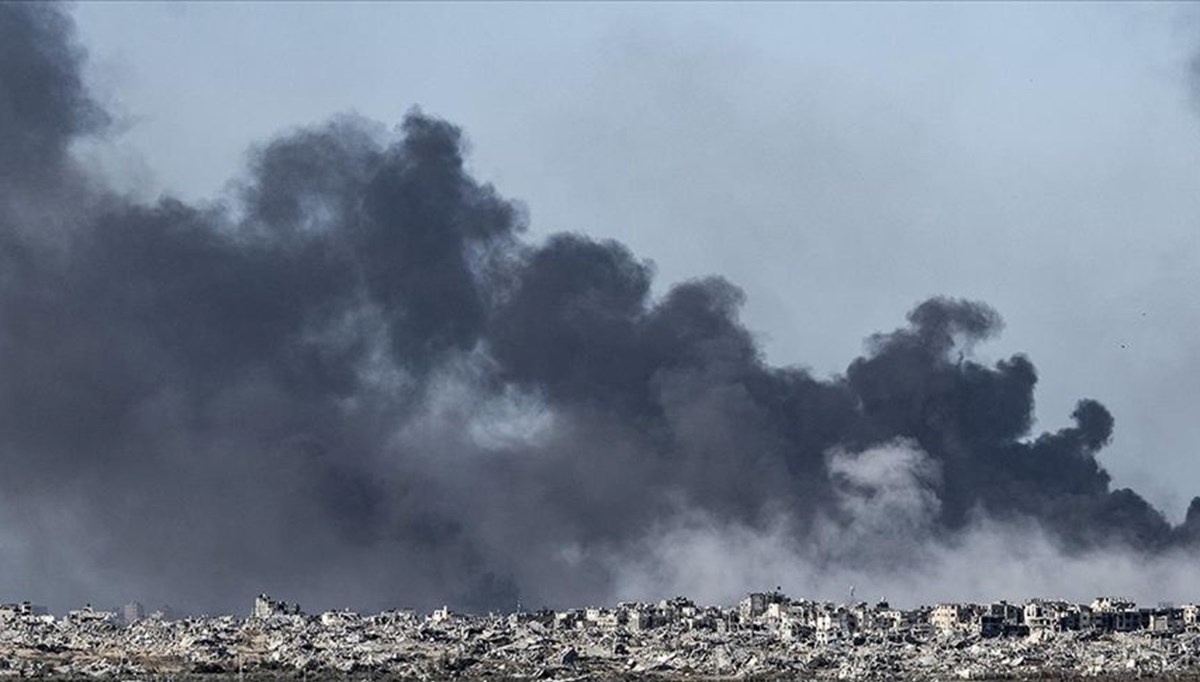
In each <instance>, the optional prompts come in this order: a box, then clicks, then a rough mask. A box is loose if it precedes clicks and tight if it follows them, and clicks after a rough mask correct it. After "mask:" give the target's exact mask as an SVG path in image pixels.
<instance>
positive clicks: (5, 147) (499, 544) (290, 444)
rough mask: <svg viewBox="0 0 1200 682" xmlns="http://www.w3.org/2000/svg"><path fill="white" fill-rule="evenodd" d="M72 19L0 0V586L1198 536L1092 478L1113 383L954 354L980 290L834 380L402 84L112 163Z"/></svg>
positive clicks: (1098, 545)
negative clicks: (238, 162)
mask: <svg viewBox="0 0 1200 682" xmlns="http://www.w3.org/2000/svg"><path fill="white" fill-rule="evenodd" d="M72 31H73V29H72V23H71V20H70V18H69V17H68V16H66V15H65V14H64V13H63V12H62V10H61V9H60V8H58V7H56V6H52V5H44V4H19V3H6V4H0V472H2V474H0V576H3V578H0V591H2V593H3V594H8V595H9V596H10V597H11V598H20V597H26V596H28V597H33V598H35V599H38V600H41V601H45V602H49V603H50V604H52V605H54V606H56V607H58V608H62V607H63V606H66V605H70V604H74V603H79V602H82V601H85V600H90V601H101V602H104V601H105V600H107V601H108V602H111V603H117V602H119V601H122V600H125V599H129V598H135V597H136V598H140V599H142V600H143V601H146V602H149V603H152V604H158V603H172V604H175V605H177V606H182V607H185V608H191V609H204V610H225V609H230V610H234V609H236V610H242V609H244V607H245V603H246V600H247V599H248V598H249V596H251V595H253V594H255V593H257V592H260V591H263V590H267V591H270V592H273V593H277V594H279V595H280V596H284V597H286V598H288V599H299V600H300V601H302V602H305V603H306V604H309V605H312V606H314V607H322V606H342V605H350V606H355V607H359V608H370V609H375V608H381V607H388V606H396V605H412V606H418V607H428V606H431V605H435V604H441V603H447V604H450V605H452V606H457V607H463V608H474V609H483V608H509V607H511V606H513V605H514V604H515V603H516V602H517V601H518V600H520V601H522V602H523V603H524V604H526V605H529V606H535V605H540V604H550V605H561V604H580V603H587V602H593V603H594V602H598V601H611V600H613V599H615V598H626V597H659V596H663V595H664V594H666V593H672V592H676V591H686V592H691V593H693V594H694V595H695V596H697V597H702V598H711V599H721V600H724V599H729V598H733V597H736V596H737V594H738V593H740V592H742V591H744V590H747V589H751V588H762V587H773V586H775V585H776V584H786V585H787V586H788V588H789V589H793V590H794V591H796V592H798V593H833V592H840V590H842V589H843V587H844V584H848V583H850V582H857V583H858V584H860V585H861V586H862V588H861V589H863V590H873V591H875V590H876V588H878V590H877V591H881V592H882V591H883V590H885V589H886V590H896V591H899V592H894V593H893V594H892V595H891V596H892V597H893V598H894V599H896V600H902V599H903V598H904V597H905V595H906V594H907V595H909V596H929V595H930V594H932V592H933V589H934V588H935V587H941V588H943V589H951V588H953V589H957V590H958V591H959V592H960V593H963V594H968V595H974V594H978V593H980V592H982V591H986V590H987V589H990V588H989V585H990V586H991V587H994V588H996V589H1004V588H1005V587H1008V586H1012V585H1015V582H1014V580H1015V578H1013V576H1015V575H1017V574H1018V573H1019V567H1020V566H1021V565H1025V566H1042V567H1048V566H1049V565H1050V564H1052V563H1053V562H1055V561H1058V562H1060V563H1062V562H1066V565H1071V566H1076V567H1082V566H1090V567H1092V568H1093V569H1095V568H1096V567H1097V566H1107V567H1110V569H1111V570H1110V572H1109V573H1104V572H1099V573H1097V572H1096V571H1095V570H1093V571H1092V572H1091V573H1089V575H1091V576H1093V578H1094V579H1093V580H1092V582H1088V581H1086V580H1075V581H1074V582H1071V583H1063V582H1061V581H1059V582H1055V581H1056V580H1058V578H1056V577H1055V576H1059V575H1060V574H1061V571H1058V570H1047V571H1044V573H1045V574H1046V576H1047V577H1046V578H1045V580H1047V581H1048V582H1045V583H1041V584H1044V585H1045V586H1046V588H1047V589H1054V588H1058V587H1063V586H1069V587H1078V586H1080V585H1084V586H1088V587H1092V586H1095V587H1097V588H1098V589H1099V588H1102V587H1104V585H1105V584H1106V583H1105V578H1106V576H1108V577H1111V580H1112V581H1114V584H1113V586H1114V588H1122V587H1128V588H1129V589H1130V590H1131V591H1132V592H1134V593H1135V594H1136V593H1137V586H1136V585H1132V584H1130V582H1129V580H1130V578H1129V576H1132V575H1134V572H1133V571H1132V570H1131V569H1130V568H1129V567H1131V566H1135V565H1136V566H1142V564H1139V563H1137V562H1138V561H1140V559H1135V558H1133V557H1145V558H1146V559H1145V560H1146V561H1147V562H1152V564H1153V565H1156V566H1162V567H1166V568H1162V571H1164V572H1166V573H1170V571H1172V570H1173V569H1171V568H1170V567H1172V566H1176V565H1181V564H1186V563H1187V562H1185V561H1182V560H1180V559H1178V556H1179V555H1180V553H1182V552H1186V551H1188V550H1187V547H1188V546H1190V545H1191V544H1192V543H1193V542H1194V541H1195V539H1197V538H1198V537H1200V502H1193V505H1192V508H1191V509H1190V510H1189V513H1188V516H1187V520H1186V521H1185V523H1183V524H1182V525H1181V526H1179V527H1172V526H1171V525H1170V524H1169V523H1167V522H1166V521H1165V520H1164V518H1163V515H1162V514H1161V513H1160V512H1159V511H1158V510H1156V509H1154V508H1153V507H1151V506H1150V505H1149V504H1148V503H1147V502H1146V501H1145V500H1143V499H1142V498H1141V497H1139V496H1138V495H1137V494H1136V493H1135V492H1133V491H1131V490H1113V489H1111V486H1110V480H1109V477H1108V475H1107V473H1106V472H1105V471H1104V469H1103V467H1101V466H1100V465H1099V464H1098V463H1097V461H1096V454H1097V452H1098V451H1100V450H1101V448H1103V447H1104V445H1105V444H1106V443H1107V442H1108V441H1109V439H1110V437H1111V434H1112V430H1113V418H1112V416H1111V415H1110V414H1109V413H1108V411H1107V410H1106V409H1105V408H1104V407H1103V406H1102V405H1101V404H1100V403H1098V402H1095V401H1093V400H1082V401H1080V402H1079V404H1078V406H1077V407H1076V409H1075V411H1074V413H1073V414H1072V415H1071V416H1072V418H1073V425H1072V426H1070V427H1068V428H1065V429H1062V430H1059V431H1056V432H1052V433H1042V434H1033V433H1031V422H1032V413H1033V391H1034V386H1035V384H1036V381H1037V375H1036V372H1035V370H1034V366H1033V364H1032V363H1031V362H1030V361H1029V360H1028V359H1027V358H1025V357H1024V356H1020V355H1017V356H1014V357H1011V358H1008V359H1005V360H1001V361H999V362H997V363H995V364H990V365H989V364H984V363H982V362H979V361H977V360H976V359H975V356H974V355H973V352H972V349H973V347H974V346H975V345H976V344H977V343H980V342H983V341H986V340H987V339H988V338H989V337H992V336H994V335H995V334H996V333H998V332H999V331H1000V328H1001V320H1000V317H999V315H998V314H997V313H996V312H995V311H993V310H992V309H991V308H989V307H988V306H986V305H984V304H982V303H976V302H970V301H962V300H955V299H950V298H934V299H931V300H928V301H925V302H924V303H921V304H919V305H917V306H916V307H915V308H914V309H913V310H912V311H911V312H910V313H909V315H908V318H907V323H906V324H904V325H903V326H902V327H900V328H899V329H897V330H896V331H893V332H890V333H883V334H876V335H874V336H872V337H871V338H870V339H869V341H868V344H867V349H866V352H865V354H864V355H863V356H862V357H859V358H858V359H856V360H854V361H853V362H852V363H851V364H850V365H849V367H848V368H847V370H846V372H845V373H844V374H843V375H841V376H838V377H836V378H833V379H828V380H826V379H819V378H815V377H813V376H812V375H810V374H809V373H807V372H806V371H804V370H802V369H798V368H790V367H783V368H781V367H773V366H770V365H768V364H767V363H766V362H765V361H764V360H763V358H762V356H761V352H760V350H759V348H758V346H757V345H756V342H755V339H754V338H753V337H752V336H751V334H749V333H748V332H747V330H746V328H745V327H744V326H743V325H742V324H741V323H740V322H739V320H738V308H739V305H740V304H741V302H742V293H741V292H740V291H739V290H738V289H737V287H736V286H734V285H732V284H730V283H729V282H726V281H724V280H721V279H717V278H707V279H697V280H693V281H688V282H684V283H682V284H679V285H677V286H674V287H673V288H671V289H670V290H669V291H668V292H667V293H666V294H665V295H663V296H661V297H655V296H653V295H652V293H651V291H652V287H651V284H652V278H653V268H652V266H651V265H650V264H649V263H647V262H645V261H642V260H639V259H638V258H637V257H636V256H635V255H634V254H632V253H630V251H629V250H628V249H626V248H625V247H623V246H622V245H621V244H618V243H615V242H610V241H596V240H593V239H590V238H587V237H584V236H580V235H576V234H561V235H556V236H553V237H551V238H549V239H547V240H545V242H544V243H533V242H532V241H530V240H528V239H524V238H522V232H523V230H524V228H525V224H526V215H525V212H524V211H523V209H522V207H521V206H519V205H518V204H515V203H514V202H512V201H511V200H509V199H506V198H505V197H503V196H501V195H500V194H499V193H498V192H497V191H496V190H495V189H494V188H493V187H491V186H489V185H486V184H481V183H479V182H477V181H476V180H475V179H473V178H472V177H471V175H470V174H469V173H468V172H467V170H466V169H465V166H464V157H463V154H464V142H463V139H462V133H461V131H460V130H459V129H458V128H456V127H455V126H453V125H451V124H450V123H447V122H444V121H441V120H438V119H435V118H432V117H429V116H426V115H424V114H422V113H420V112H416V111H414V113H411V114H410V115H408V116H407V117H406V118H405V120H404V121H403V123H402V124H401V125H400V126H399V127H398V129H396V130H395V131H388V130H386V129H385V128H384V127H383V126H381V125H378V124H375V123H372V122H369V121H365V120H361V119H358V118H355V117H350V116H347V117H343V118H338V119H336V120H333V121H330V122H328V123H326V124H323V125H318V126H315V127H312V128H307V129H303V130H299V131H295V132H292V133H289V134H286V135H284V136H282V137H279V138H277V139H274V140H272V141H270V142H268V143H266V144H264V145H263V146H261V147H259V148H257V149H256V150H255V151H254V152H253V154H252V159H251V163H250V167H249V171H248V174H247V176H246V178H245V180H244V182H243V183H242V184H241V186H240V188H239V190H238V191H237V192H235V193H234V194H233V195H232V196H230V197H227V198H226V200H224V201H222V202H215V203H212V204H206V205H199V206H196V205H188V204H186V203H183V202H180V201H177V200H174V199H170V198H164V199H162V200H160V201H158V202H157V203H153V204H149V205H147V204H144V203H139V202H136V201H133V200H130V199H127V198H124V197H122V196H119V195H118V194H116V193H115V192H113V191H112V190H110V189H108V186H107V183H106V181H105V178H103V177H96V176H95V174H89V173H87V172H85V171H84V170H82V169H81V167H80V166H79V165H78V164H77V163H75V162H74V161H73V160H72V156H71V153H70V150H71V145H72V144H73V143H74V142H76V141H78V140H80V139H83V138H84V137H85V136H89V135H102V134H103V133H104V128H105V125H106V123H107V120H108V117H107V116H106V115H105V113H104V111H103V110H102V109H101V107H99V106H97V104H96V103H95V102H94V101H93V100H92V99H91V98H90V97H89V95H88V92H87V89H86V87H85V84H84V83H83V82H82V80H81V78H80V71H79V67H80V63H81V60H82V59H83V54H82V51H81V49H80V48H79V46H78V45H77V44H76V43H75V41H74V38H73V32H72ZM966 557H978V558H979V561H978V563H977V564H972V563H970V562H969V561H968V560H967V559H966ZM1097 557H1099V559H1098V558H1097ZM1021 562H1024V563H1023V564H1022V563H1021ZM1122 567H1125V568H1122ZM989 570H990V571H991V572H990V573H988V572H987V571H989ZM974 571H980V572H982V573H980V574H976V573H974ZM1004 571H1009V573H1005V572H1004ZM1166 573H1164V575H1165V574H1166ZM977 575H989V576H991V579H992V582H991V583H987V581H986V580H984V579H983V578H978V577H975V578H973V577H971V576H977ZM1174 575H1175V574H1173V573H1172V574H1171V576H1174ZM1006 576H1007V577H1006ZM1180 580H1182V578H1181V579H1180ZM1121 581H1125V582H1121ZM1177 582H1178V581H1177ZM1024 584H1025V585H1026V586H1028V585H1030V584H1034V585H1037V584H1039V583H1036V582H1034V583H1030V582H1025V583H1024ZM1158 584H1160V585H1161V584H1162V583H1161V582H1160V583H1158ZM901 592H903V594H902V593H901ZM0 596H2V595H0ZM943 596H946V597H950V596H955V595H954V594H946V595H943ZM1018 596H1019V595H1018ZM1165 596H1169V595H1165Z"/></svg>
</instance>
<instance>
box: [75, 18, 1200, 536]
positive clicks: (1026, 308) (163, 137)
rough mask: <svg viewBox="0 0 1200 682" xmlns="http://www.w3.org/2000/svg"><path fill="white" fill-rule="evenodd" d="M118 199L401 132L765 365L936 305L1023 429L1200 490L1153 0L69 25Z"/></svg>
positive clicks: (1188, 327)
mask: <svg viewBox="0 0 1200 682" xmlns="http://www.w3.org/2000/svg"><path fill="white" fill-rule="evenodd" d="M74 13H75V16H76V18H77V21H78V24H79V29H80V34H81V38H82V40H83V41H84V43H85V44H86V45H87V46H88V47H89V49H90V51H91V63H90V66H89V70H90V77H91V79H92V84H93V86H94V87H95V88H96V90H97V91H98V93H99V95H100V98H101V100H102V101H104V102H105V103H106V104H107V105H108V106H110V107H111V108H112V109H113V110H114V111H115V112H116V113H117V114H118V116H119V117H120V118H121V119H122V123H123V126H124V132H123V133H122V134H120V135H118V136H115V137H114V138H112V139H111V140H110V141H109V142H107V143H103V144H101V145H95V146H92V147H88V148H85V149H82V150H81V152H82V153H84V154H87V155H91V156H92V157H93V159H94V162H95V163H98V164H102V165H103V166H104V167H105V168H107V169H108V170H109V171H110V172H112V173H115V174H116V175H117V176H119V177H120V178H121V179H122V181H123V182H124V184H125V186H126V187H127V188H128V189H129V190H130V191H131V192H134V193H136V194H138V195H142V196H146V197H153V196H156V195H157V194H159V193H160V192H169V193H173V194H176V195H180V196H183V197H185V198H189V199H199V198H206V197H207V198H218V197H219V196H220V194H221V193H222V192H223V191H225V188H226V187H227V183H228V182H229V180H230V179H231V178H235V177H237V175H238V174H239V173H241V172H242V164H243V161H244V158H245V152H246V150H247V148H248V146H250V145H252V144H254V143H256V142H261V141H263V140H265V139H268V138H269V137H270V136H272V135H274V134H277V133H279V132H282V131H284V130H286V129H288V128H291V127H294V126H298V125H304V124H309V123H313V122H317V121H320V120H322V119H324V118H326V117H328V116H330V115H332V114H335V113H338V112H345V111H351V110H352V111H357V112H359V113H361V114H363V115H364V116H367V117H370V118H374V119H378V120H381V121H385V122H387V123H388V124H389V125H390V124H392V123H395V122H398V121H399V120H400V118H401V116H402V115H403V113H404V112H405V111H407V110H408V109H409V108H410V107H412V106H414V105H419V106H421V107H422V108H423V109H424V110H425V111H427V112H429V113H431V114H435V115H437V116H442V117H445V118H447V119H449V120H452V121H454V122H456V123H458V124H460V125H462V126H463V127H464V128H465V130H466V132H467V135H468V136H469V138H470V140H471V142H472V147H473V151H474V156H473V163H474V167H475V170H476V172H477V173H478V174H479V175H480V176H481V177H483V178H486V179H488V180H490V181H492V182H494V183H495V184H496V185H497V187H498V188H499V189H500V191H501V192H502V193H504V194H506V195H507V196H510V197H515V198H518V199H520V200H522V201H524V202H525V203H526V204H527V205H528V207H529V210H530V214H531V216H532V228H533V230H534V231H535V233H537V234H545V233H550V232H553V231H558V230H576V231H582V232H585V233H588V234H591V235H596V236H603V237H614V238H617V239H619V240H621V241H623V242H625V243H627V244H628V245H629V246H630V247H631V248H632V249H633V250H634V251H635V252H636V253H638V254H639V255H640V256H642V257H645V258H650V259H652V260H653V261H654V262H655V263H656V264H657V267H658V272H659V275H660V278H659V280H658V282H657V284H656V286H657V287H659V288H660V289H661V288H665V286H666V285H668V284H670V283H671V282H676V281H679V280H682V279H686V278H689V277H693V276H699V275H703V274H709V273H717V274H721V275H724V276H726V277H728V278H729V279H731V280H732V281H734V282H736V283H738V284H739V285H741V286H742V287H743V288H744V289H745V290H746V293H747V296H748V302H747V305H746V307H745V311H744V314H745V319H746V321H747V323H748V324H749V326H750V327H751V328H752V329H754V330H755V331H756V332H757V333H758V334H759V335H760V336H761V338H762V340H763V342H764V346H765V348H766V349H767V351H768V353H769V356H770V359H771V360H772V361H773V362H775V363H780V364H791V363H796V364H802V365H806V366H809V367H812V368H813V369H814V370H816V371H817V372H818V373H819V374H829V373H834V372H838V371H841V370H842V369H844V367H845V363H846V362H847V361H849V360H850V359H852V358H853V357H854V356H855V355H856V354H857V353H858V352H859V350H860V348H861V343H862V339H863V338H864V337H865V336H866V335H867V334H869V333H871V332H875V331H883V330H890V329H892V328H895V327H897V326H899V325H900V324H901V323H902V321H903V315H904V313H905V312H906V311H907V310H909V309H910V308H911V307H912V305H913V304H914V303H916V302H918V301H920V300H923V299H924V298H926V297H928V296H930V295H933V294H948V295H953V296H963V297H969V298H979V299H982V300H985V301H987V302H989V303H991V304H992V305H994V306H995V307H996V308H997V309H999V311H1000V312H1001V313H1002V314H1003V315H1004V317H1005V319H1006V321H1007V323H1008V325H1007V330H1006V332H1005V334H1004V336H1003V337H1002V338H1001V339H1000V340H999V341H997V342H993V343H990V344H988V345H986V346H984V347H982V348H980V349H979V353H980V354H981V355H983V356H984V357H1002V356H1005V355H1007V354H1009V353H1012V352H1017V351H1022V352H1027V353H1028V354H1029V355H1030V356H1031V358H1032V360H1033V361H1034V364H1035V365H1036V366H1037V368H1038V370H1039V374H1040V377H1041V379H1040V383H1039V388H1038V393H1037V396H1038V401H1039V408H1038V415H1039V420H1040V421H1039V424H1038V429H1039V430H1041V429H1046V428H1054V427H1057V426H1058V425H1060V424H1063V423H1065V422H1066V421H1067V415H1068V413H1069V412H1070V410H1071V408H1072V406H1073V404H1074V402H1075V400H1076V399H1077V398H1079V397H1083V396H1088V397H1094V398H1096V399H1098V400H1100V401H1102V402H1103V403H1105V404H1106V405H1107V406H1108V407H1109V408H1110V409H1111V410H1112V411H1113V413H1114V415H1115V417H1116V420H1117V430H1116V437H1115V439H1114V442H1113V444H1112V445H1111V446H1110V447H1108V448H1107V449H1105V450H1104V451H1102V452H1101V455H1100V458H1101V460H1102V462H1103V463H1104V464H1105V465H1106V466H1107V467H1108V468H1109V469H1110V471H1112V472H1113V474H1114V477H1115V483H1116V484H1117V485H1131V486H1134V487H1135V488H1136V489H1137V490H1139V492H1141V493H1143V494H1145V495H1146V496H1147V497H1148V498H1149V499H1150V500H1151V501H1152V502H1154V503H1156V504H1158V505H1159V506H1161V507H1163V508H1165V509H1166V510H1167V511H1168V513H1169V514H1170V515H1171V516H1172V517H1173V518H1176V519H1177V518H1179V517H1181V516H1182V512H1183V509H1184V507H1185V506H1186V504H1187V501H1188V500H1189V499H1190V498H1191V497H1192V496H1193V495H1195V494H1197V493H1200V465H1198V464H1197V463H1196V462H1197V455H1200V452H1198V448H1197V446H1196V443H1197V442H1200V420H1196V419H1195V417H1194V416H1193V414H1194V413H1193V412H1192V410H1193V409H1194V406H1195V405H1196V404H1200V358H1198V357H1197V355H1196V354H1195V352H1194V350H1193V348H1194V347H1195V343H1194V340H1195V339H1196V338H1197V336H1198V334H1200V306H1198V305H1197V301H1196V294H1195V291H1196V289H1197V285H1198V284H1200V271H1198V270H1197V267H1196V263H1197V262H1200V260H1198V259H1200V237H1198V236H1197V235H1198V234H1200V233H1198V232H1197V230H1196V226H1197V225H1198V224H1200V192H1197V184H1198V183H1197V180H1198V179H1200V173H1198V171H1200V116H1197V112H1196V108H1195V100H1194V99H1193V98H1192V91H1191V90H1190V89H1189V88H1190V82H1189V72H1188V63H1189V60H1190V58H1191V55H1192V53H1193V52H1194V51H1195V49H1196V46H1197V45H1200V36H1198V35H1197V33H1198V31H1197V28H1198V27H1197V24H1196V21H1195V17H1194V15H1192V14H1190V13H1188V12H1187V10H1186V8H1184V7H1181V6H1178V5H1141V4H1138V5H1132V4H1131V5H1115V4H1109V5H1085V4H1075V3H1072V4H1063V5H1040V4H1039V5H1033V4H1012V5H1001V4H996V5H980V4H963V5H936V4H924V5H902V4H878V5H849V4H829V5H821V4H804V5H784V4H776V3H768V4H761V5H744V4H742V5H719V4H702V5H687V4H660V5H639V4H632V3H610V4H595V5H585V4H575V3H572V4H559V5H550V4H517V5H506V4H499V3H485V4H450V5H442V4H439V5H433V4H428V5H425V4H378V3H364V4H354V5H346V4H339V5H333V4H316V3H303V4H285V3H260V4H234V3H212V4H195V5H188V4H172V5H159V4H148V3H128V4H116V3H83V4H80V5H79V6H77V7H76V8H75V11H74Z"/></svg>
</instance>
